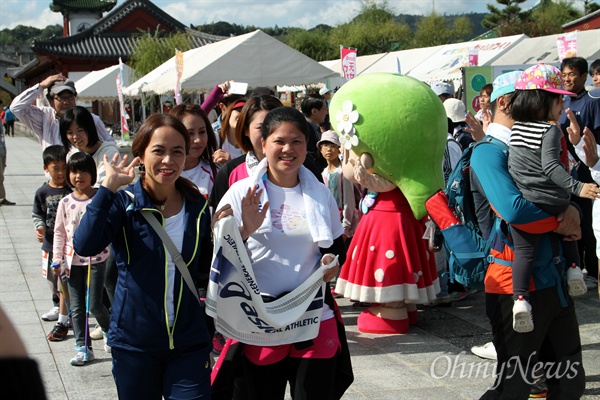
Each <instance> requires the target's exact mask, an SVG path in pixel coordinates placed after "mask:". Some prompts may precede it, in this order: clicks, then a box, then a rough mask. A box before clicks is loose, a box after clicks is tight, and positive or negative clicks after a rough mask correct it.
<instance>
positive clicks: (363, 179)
mask: <svg viewBox="0 0 600 400" xmlns="http://www.w3.org/2000/svg"><path fill="white" fill-rule="evenodd" d="M350 163H351V164H352V165H354V179H356V181H357V182H358V183H359V184H360V185H361V186H362V187H365V188H367V189H369V190H371V191H373V192H380V193H381V192H390V191H392V190H394V189H395V188H396V184H395V183H394V182H391V181H388V180H387V179H385V178H384V177H382V176H380V175H377V174H374V173H369V171H367V170H366V169H365V167H364V166H363V165H362V163H361V162H360V160H350Z"/></svg>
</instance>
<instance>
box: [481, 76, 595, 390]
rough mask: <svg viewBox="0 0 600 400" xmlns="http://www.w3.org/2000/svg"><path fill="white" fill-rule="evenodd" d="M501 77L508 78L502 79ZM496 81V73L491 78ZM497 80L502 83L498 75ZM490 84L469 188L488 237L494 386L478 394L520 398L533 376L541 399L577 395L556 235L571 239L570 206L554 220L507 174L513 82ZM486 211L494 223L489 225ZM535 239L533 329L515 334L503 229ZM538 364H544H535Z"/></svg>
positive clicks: (574, 232)
mask: <svg viewBox="0 0 600 400" xmlns="http://www.w3.org/2000/svg"><path fill="white" fill-rule="evenodd" d="M506 79H507V80H508V77H507V78H506ZM497 80H498V78H497ZM499 81H502V79H500V80H499ZM510 83H511V82H508V81H507V82H505V83H504V85H497V83H496V81H494V92H493V93H492V111H493V114H494V123H492V124H490V125H489V127H488V130H487V132H486V133H487V136H485V137H484V139H483V140H482V142H483V143H481V144H478V145H477V146H476V147H475V149H474V150H473V154H472V156H471V189H472V191H473V198H474V203H475V209H476V210H477V219H478V222H479V225H480V227H481V228H482V231H483V232H485V233H487V234H495V235H496V236H495V239H494V242H493V245H492V249H491V252H490V255H491V257H492V262H490V264H489V267H488V270H487V272H486V276H485V292H486V312H487V315H488V318H489V319H490V323H491V325H492V333H493V343H494V347H495V349H496V353H497V369H496V373H497V377H496V382H495V384H494V385H493V386H492V387H491V388H490V389H489V390H488V391H487V392H485V393H484V394H483V396H482V397H481V399H485V400H487V399H526V398H528V397H529V394H530V392H531V390H532V384H533V383H534V382H535V381H536V378H537V377H538V376H539V375H540V374H544V375H546V376H545V377H546V383H547V385H548V394H547V396H548V398H557V399H558V398H560V399H578V398H579V397H581V395H582V394H583V390H584V389H585V372H584V369H583V364H582V355H581V341H580V337H579V326H578V323H577V318H576V315H575V308H574V305H573V300H572V299H571V298H570V297H569V296H568V293H567V290H566V280H565V264H564V259H563V258H562V257H561V256H560V255H561V251H560V250H561V249H560V247H561V244H560V241H561V239H559V238H558V237H557V235H553V234H552V233H551V232H553V231H554V232H557V233H560V234H564V235H566V236H570V239H578V238H579V237H580V235H581V230H580V228H579V218H578V212H577V211H576V210H575V209H574V208H573V207H572V206H571V207H569V208H568V209H567V211H565V213H564V214H563V215H562V216H561V219H562V221H558V220H557V218H556V217H554V216H552V215H550V214H547V213H545V212H544V211H543V210H541V209H539V208H538V207H536V206H535V204H533V203H530V202H528V201H527V200H525V198H523V196H522V194H521V192H520V191H519V189H518V188H517V186H516V184H515V182H514V180H513V179H512V177H511V176H510V174H509V172H508V151H509V147H508V141H509V138H510V126H512V123H513V122H514V121H513V120H512V118H511V117H510V111H509V100H510V96H511V93H512V92H513V91H514V79H513V80H512V86H511V84H510ZM492 212H494V213H495V214H496V215H497V216H498V217H499V218H502V220H503V221H502V224H501V225H496V224H494V223H493V220H494V218H493V217H492ZM507 224H510V225H513V226H517V227H519V229H523V230H524V231H527V232H530V233H536V234H544V235H543V236H542V239H541V242H540V246H539V248H538V252H537V254H536V256H537V257H536V259H535V263H534V266H533V271H532V279H531V285H530V290H531V297H530V300H531V301H532V302H534V303H535V305H534V307H536V308H535V312H534V314H533V318H534V321H535V329H534V330H533V331H532V332H529V333H517V332H515V331H514V330H513V328H512V307H513V304H514V301H513V298H512V288H513V287H512V273H511V264H512V261H513V257H514V254H513V251H512V248H511V242H510V226H508V225H507ZM540 365H543V367H545V369H544V368H541V367H540Z"/></svg>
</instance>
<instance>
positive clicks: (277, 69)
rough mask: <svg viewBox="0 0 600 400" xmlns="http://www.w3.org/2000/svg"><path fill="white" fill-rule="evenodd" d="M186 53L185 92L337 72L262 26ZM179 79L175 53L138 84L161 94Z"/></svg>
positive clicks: (304, 80)
mask: <svg viewBox="0 0 600 400" xmlns="http://www.w3.org/2000/svg"><path fill="white" fill-rule="evenodd" d="M183 55H184V67H183V75H182V77H181V81H180V83H181V88H182V91H183V92H185V91H203V90H206V91H208V90H211V89H212V88H213V87H214V86H215V85H217V84H218V83H221V82H224V81H226V80H229V79H233V80H235V81H238V82H245V83H248V85H249V87H256V86H277V85H301V84H308V83H315V82H322V81H324V80H325V78H327V77H330V76H334V75H335V73H334V72H332V71H331V70H330V69H328V68H326V67H324V66H322V65H320V64H319V63H318V62H316V61H314V60H313V59H311V58H310V57H307V56H305V55H304V54H302V53H300V52H298V51H296V50H294V49H292V48H291V47H289V46H287V45H286V44H284V43H282V42H280V41H279V40H277V39H274V38H272V37H271V36H269V35H267V34H266V33H264V32H262V31H260V30H256V31H254V32H251V33H247V34H245V35H240V36H236V37H232V38H230V39H225V40H222V41H219V42H216V43H211V44H208V45H205V46H202V47H199V48H196V49H192V50H188V51H186V52H185V53H183ZM157 70H158V71H157ZM176 80H177V74H176V66H175V61H174V57H173V58H172V59H170V60H168V61H167V62H165V63H164V64H162V65H161V66H159V67H158V68H157V69H156V70H154V71H152V72H150V73H149V74H148V75H146V76H145V77H143V78H141V79H140V80H139V81H142V83H141V84H140V85H138V86H137V88H138V90H141V91H143V92H154V93H158V94H162V93H166V92H170V91H173V89H174V88H175V82H176ZM139 81H138V82H139ZM138 82H135V83H134V85H137V84H138ZM143 82H147V84H144V83H143ZM134 85H132V88H128V92H129V93H131V91H132V90H133V91H134V92H133V94H136V93H135V89H136V87H133V86H134Z"/></svg>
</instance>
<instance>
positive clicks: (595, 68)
mask: <svg viewBox="0 0 600 400" xmlns="http://www.w3.org/2000/svg"><path fill="white" fill-rule="evenodd" d="M598 73H600V58H599V59H597V60H596V61H594V62H593V63H591V64H590V75H594V74H598Z"/></svg>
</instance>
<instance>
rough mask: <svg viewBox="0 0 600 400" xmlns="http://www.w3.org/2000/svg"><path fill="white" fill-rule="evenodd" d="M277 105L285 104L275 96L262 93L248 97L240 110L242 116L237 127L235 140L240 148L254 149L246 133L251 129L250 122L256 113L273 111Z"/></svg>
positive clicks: (246, 150) (247, 150) (245, 149)
mask: <svg viewBox="0 0 600 400" xmlns="http://www.w3.org/2000/svg"><path fill="white" fill-rule="evenodd" d="M277 107H283V104H282V103H281V101H280V100H279V99H278V98H277V97H275V96H271V95H260V96H252V97H250V98H249V99H248V101H247V102H246V104H244V107H242V110H241V111H240V118H239V119H238V123H237V125H236V127H235V140H236V141H237V145H238V146H239V147H240V149H242V150H244V151H245V152H249V151H254V148H253V147H252V142H251V141H250V138H249V137H248V136H247V135H246V132H248V130H249V129H250V123H251V122H252V120H253V119H254V114H256V113H257V112H259V111H271V110H274V109H276V108H277Z"/></svg>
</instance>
